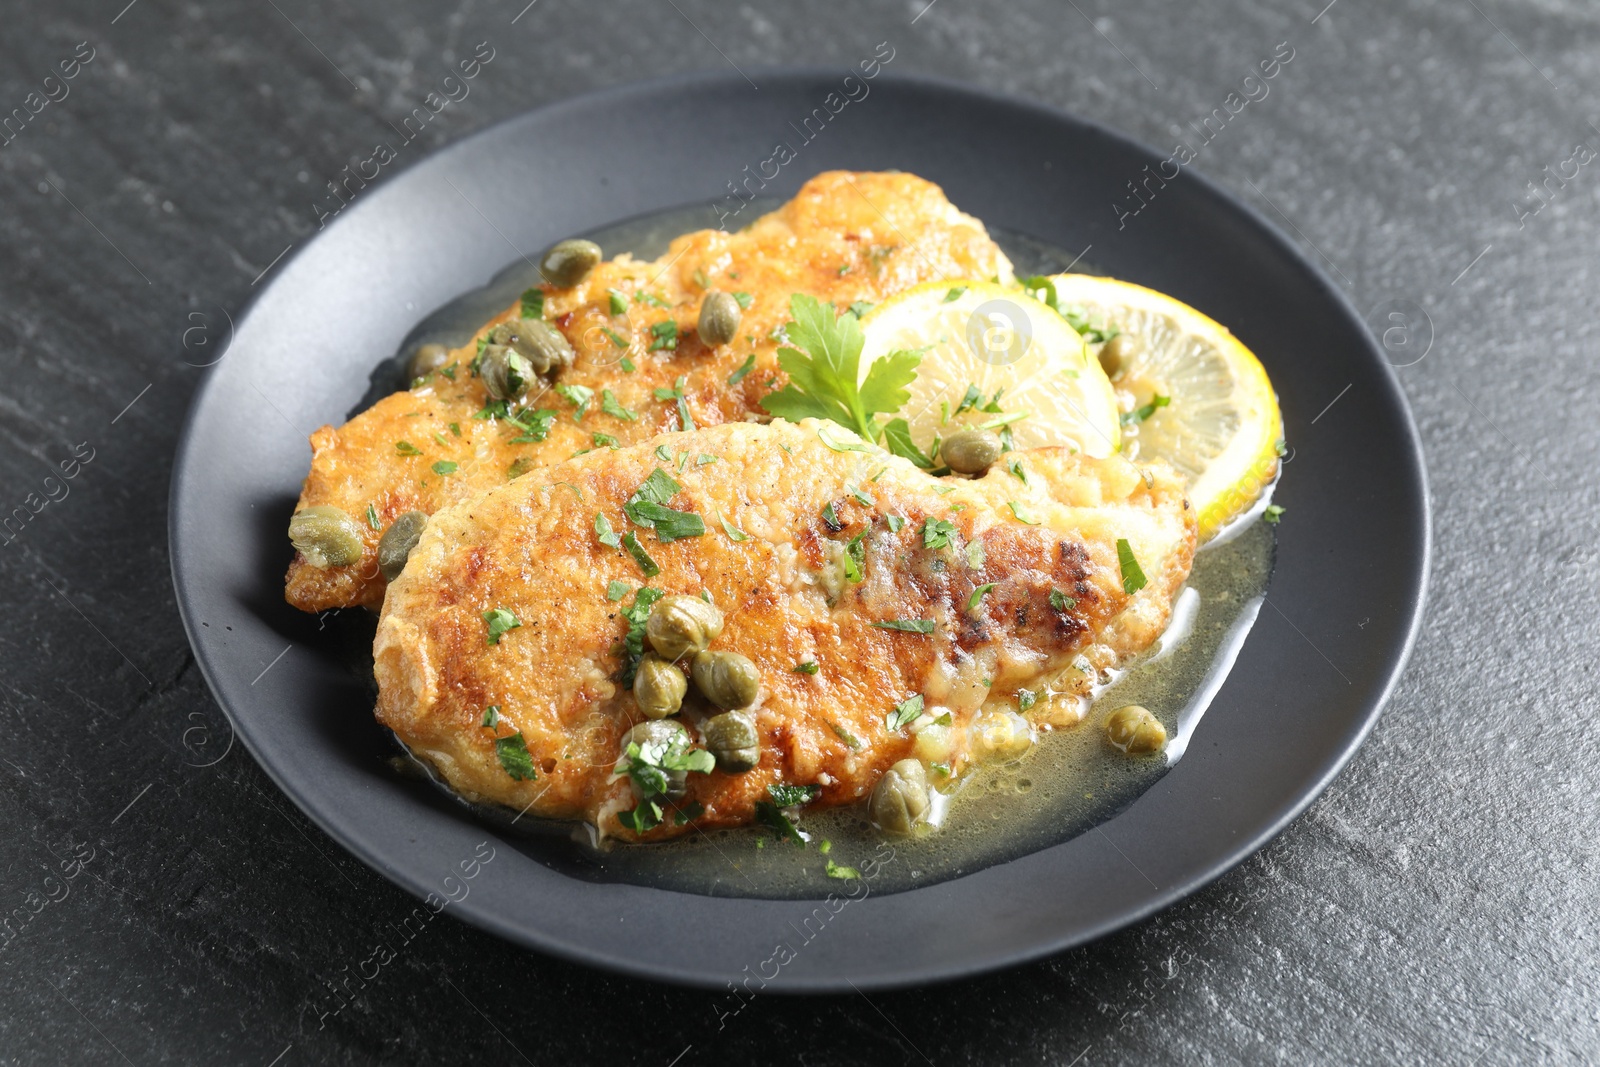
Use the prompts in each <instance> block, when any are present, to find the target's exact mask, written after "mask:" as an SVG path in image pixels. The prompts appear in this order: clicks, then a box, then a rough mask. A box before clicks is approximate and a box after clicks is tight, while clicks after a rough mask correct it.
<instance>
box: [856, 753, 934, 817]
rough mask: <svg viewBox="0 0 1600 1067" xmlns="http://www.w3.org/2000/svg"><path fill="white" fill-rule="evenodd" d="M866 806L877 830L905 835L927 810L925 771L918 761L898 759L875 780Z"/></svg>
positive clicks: (926, 778)
mask: <svg viewBox="0 0 1600 1067" xmlns="http://www.w3.org/2000/svg"><path fill="white" fill-rule="evenodd" d="M867 807H868V810H869V811H870V813H871V815H872V821H873V822H874V823H876V824H877V825H878V828H879V829H880V830H883V831H884V832H885V833H891V834H900V835H905V834H909V833H910V832H911V831H912V830H914V829H916V825H917V823H919V822H921V821H922V819H923V817H924V816H925V815H927V813H928V772H927V771H926V770H924V769H923V766H922V764H921V762H920V761H918V760H914V759H903V760H901V761H900V762H899V763H896V764H895V765H894V766H892V767H890V768H889V769H888V770H887V771H885V772H884V775H883V777H882V778H879V779H878V784H877V785H876V786H874V787H873V790H872V799H871V800H870V801H868V804H867Z"/></svg>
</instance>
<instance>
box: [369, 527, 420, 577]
mask: <svg viewBox="0 0 1600 1067" xmlns="http://www.w3.org/2000/svg"><path fill="white" fill-rule="evenodd" d="M426 525H428V516H427V513H426V512H422V511H408V512H406V513H405V514H404V515H401V516H400V517H399V518H397V519H395V520H394V522H392V523H390V524H389V528H388V529H387V530H385V531H383V537H382V538H380V539H379V541H378V569H379V570H381V571H383V577H384V580H385V581H390V582H392V581H394V580H395V579H396V578H398V577H400V572H401V571H403V570H405V569H406V560H408V559H410V558H411V550H412V549H413V548H416V547H417V542H418V541H419V540H421V538H422V528H423V527H424V526H426Z"/></svg>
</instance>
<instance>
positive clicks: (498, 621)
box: [483, 608, 522, 645]
mask: <svg viewBox="0 0 1600 1067" xmlns="http://www.w3.org/2000/svg"><path fill="white" fill-rule="evenodd" d="M483 621H484V622H485V623H487V624H488V626H489V636H488V641H489V644H491V645H498V644H499V643H500V638H501V637H503V636H505V634H506V633H507V632H509V631H511V630H515V629H516V628H517V627H519V626H521V625H522V621H521V620H520V619H518V618H517V617H516V616H515V615H513V614H511V612H509V611H507V610H506V609H505V608H490V609H489V610H488V611H486V612H484V613H483Z"/></svg>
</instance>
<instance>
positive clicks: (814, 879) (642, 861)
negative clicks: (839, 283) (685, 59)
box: [357, 201, 1276, 898]
mask: <svg viewBox="0 0 1600 1067" xmlns="http://www.w3.org/2000/svg"><path fill="white" fill-rule="evenodd" d="M756 206H757V207H759V208H760V209H761V210H768V209H769V208H770V207H776V206H778V202H776V201H775V202H773V203H772V204H770V205H764V204H758V205H756ZM710 214H711V213H710V212H709V211H708V210H707V209H706V208H705V207H703V206H700V207H695V208H688V209H679V210H674V211H668V212H663V213H660V214H657V215H651V216H648V217H645V218H641V219H635V220H630V221H628V222H625V223H621V224H619V225H616V226H612V227H608V228H606V229H604V230H600V231H596V232H593V233H590V234H585V235H584V236H587V237H590V238H592V239H593V240H595V241H597V242H598V243H599V244H600V246H601V247H602V248H603V249H605V252H606V255H607V256H608V257H613V256H616V255H617V254H619V253H621V252H624V251H631V252H633V254H634V255H635V256H636V257H637V258H640V259H650V258H654V257H656V256H658V255H660V254H661V253H662V252H663V251H665V249H666V247H667V244H668V242H669V241H670V240H671V239H672V238H673V237H676V236H677V235H679V234H681V233H685V232H688V231H690V230H694V229H699V228H704V227H706V226H708V225H711V224H713V222H714V219H711V218H708V216H710ZM990 232H991V235H992V236H993V237H994V238H995V240H996V241H997V242H998V243H999V244H1000V245H1001V247H1002V248H1004V249H1005V251H1006V254H1007V255H1009V256H1010V257H1011V260H1012V262H1013V264H1014V265H1015V267H1016V271H1017V274H1018V276H1019V277H1022V276H1027V275H1031V274H1050V273H1057V272H1061V271H1064V270H1066V269H1067V268H1068V267H1069V266H1072V267H1073V269H1075V270H1078V271H1085V272H1089V273H1092V272H1093V271H1092V268H1088V267H1086V266H1085V265H1084V264H1082V263H1077V264H1074V257H1073V255H1072V254H1071V253H1064V252H1063V251H1062V250H1060V249H1057V248H1054V247H1051V246H1048V245H1045V244H1043V243H1041V242H1038V241H1036V240H1033V239H1031V238H1028V237H1026V236H1024V235H1021V234H1014V233H1009V232H1007V231H1003V230H995V229H991V231H990ZM536 278H537V273H536V271H535V269H534V267H533V266H532V264H530V263H525V262H518V263H517V264H516V265H514V266H513V267H511V268H508V269H507V270H506V271H505V272H504V273H502V274H501V275H499V276H498V277H496V278H495V280H494V281H493V282H491V283H490V284H489V285H488V286H486V287H485V288H483V289H480V290H476V291H474V292H472V293H469V294H467V295H465V296H463V297H461V298H460V299H458V300H456V301H453V302H452V303H451V304H449V305H447V306H446V307H444V308H441V309H439V310H438V311H437V312H435V313H434V314H432V315H430V316H429V317H428V318H427V319H426V320H424V321H423V322H422V323H421V324H420V325H419V326H418V327H417V328H416V329H415V330H414V331H413V332H412V334H411V336H410V337H408V338H407V341H406V343H405V345H404V346H402V349H401V353H402V355H401V356H398V357H396V359H394V360H391V361H387V362H386V363H385V364H384V366H383V367H381V368H380V369H379V370H378V371H377V372H375V373H374V375H373V387H372V390H371V391H370V392H369V394H368V396H367V398H365V399H364V400H363V402H362V403H361V404H360V405H359V406H358V409H357V410H360V409H361V408H365V407H366V406H367V405H369V404H370V403H372V402H373V401H375V400H376V399H378V398H379V397H381V396H383V395H386V394H387V393H389V392H392V391H393V390H395V389H397V388H402V387H403V385H404V383H403V380H402V372H401V371H400V369H399V368H400V367H401V366H402V365H403V358H404V355H405V354H408V353H410V352H411V351H412V350H413V349H414V348H415V346H416V345H418V344H421V343H425V342H429V341H440V342H444V343H446V344H450V345H459V344H462V343H464V342H465V341H466V339H467V338H469V337H471V336H472V334H473V333H474V332H475V330H476V329H477V327H478V326H479V325H480V324H482V323H483V322H484V321H486V320H487V319H488V318H490V317H491V316H492V315H494V314H496V313H498V312H499V311H500V310H501V309H502V308H504V307H505V306H506V305H508V304H510V303H511V302H512V300H514V299H515V298H516V295H517V294H518V293H520V292H521V291H522V290H523V289H524V288H526V287H527V286H528V285H529V284H531V283H532V282H534V281H535V280H536ZM1268 498H1270V490H1269V492H1268V494H1267V495H1266V496H1264V497H1263V499H1262V500H1260V501H1258V502H1257V504H1256V506H1255V507H1254V508H1252V509H1251V511H1250V512H1249V513H1248V514H1246V515H1245V516H1243V517H1242V518H1241V519H1239V520H1237V521H1236V522H1235V523H1234V524H1233V525H1231V526H1230V527H1228V528H1227V529H1226V530H1225V531H1223V532H1222V534H1220V535H1219V536H1218V537H1217V538H1215V539H1214V540H1213V541H1211V542H1210V543H1209V544H1207V545H1204V546H1202V547H1201V548H1200V550H1199V551H1198V552H1197V553H1196V555H1195V562H1194V569H1193V571H1192V573H1191V574H1190V576H1189V580H1188V582H1187V583H1185V585H1184V587H1183V588H1182V589H1181V590H1180V591H1179V594H1178V596H1177V598H1176V599H1175V601H1174V604H1173V613H1172V621H1171V623H1170V625H1169V626H1168V628H1167V631H1166V633H1165V634H1164V635H1163V636H1162V638H1161V640H1160V641H1159V642H1158V643H1157V644H1156V645H1155V646H1154V647H1152V648H1150V649H1149V650H1147V651H1146V652H1145V653H1144V654H1143V655H1142V656H1140V657H1139V658H1137V659H1136V660H1134V661H1133V662H1131V663H1129V664H1127V665H1126V666H1125V667H1124V668H1123V669H1122V670H1120V671H1118V672H1116V673H1115V674H1114V676H1113V677H1112V678H1111V679H1110V680H1109V681H1107V682H1106V683H1105V684H1103V685H1102V686H1101V687H1100V688H1099V689H1097V690H1096V693H1095V695H1094V697H1093V699H1092V701H1091V702H1090V704H1089V708H1088V712H1087V714H1086V715H1085V717H1084V719H1083V721H1082V722H1080V723H1079V724H1078V725H1076V726H1071V727H1057V728H1055V729H1050V728H1041V729H1040V732H1039V740H1038V743H1037V744H1036V745H1034V747H1033V748H1032V750H1031V751H1029V753H1028V754H1027V755H1025V756H1024V757H1022V758H1021V759H1020V760H1017V761H1015V762H1012V763H1008V764H1003V765H995V766H989V767H980V768H976V769H974V770H972V771H971V772H969V773H968V774H967V775H966V776H965V777H964V778H963V779H962V780H961V781H960V782H958V783H953V784H950V785H947V786H945V787H943V788H942V790H941V793H940V796H939V798H938V799H937V800H936V802H935V805H934V811H935V813H936V817H937V818H938V822H939V825H938V826H926V827H923V828H922V832H920V833H918V834H917V835H915V836H913V837H911V838H896V839H891V841H890V843H891V844H892V845H893V847H894V849H895V862H893V863H889V864H885V865H883V866H881V867H880V868H878V870H877V873H876V875H875V877H874V878H873V886H872V887H873V891H874V892H877V893H883V892H895V891H898V890H903V889H910V888H914V887H916V886H919V885H927V884H930V883H933V882H941V881H945V880H947V879H950V878H955V877H959V876H960V875H962V874H967V873H970V872H972V871H975V870H979V869H981V868H984V867H988V866H992V865H994V864H997V863H1003V862H1005V861H1007V860H1011V859H1015V858H1017V857H1019V856H1023V855H1026V854H1028V853H1030V852H1035V851H1038V850H1039V849H1042V848H1046V847H1048V846H1050V845H1053V844H1057V843H1059V842H1061V841H1065V840H1067V839H1068V838H1071V837H1074V836H1076V835H1078V834H1080V833H1083V832H1085V831H1086V830H1088V829H1090V828H1091V827H1093V826H1095V825H1096V824H1098V823H1100V822H1103V821H1105V820H1106V819H1108V818H1110V817H1112V816H1113V815H1115V814H1117V812H1119V811H1121V810H1122V809H1123V808H1125V807H1127V806H1128V805H1129V804H1131V803H1132V802H1133V801H1134V800H1136V799H1137V798H1138V797H1139V795H1140V794H1142V793H1143V792H1144V791H1145V790H1147V789H1149V788H1150V786H1151V785H1153V784H1154V783H1155V782H1156V781H1157V780H1158V779H1159V778H1160V777H1161V776H1162V775H1163V774H1164V773H1165V772H1166V770H1167V768H1168V767H1170V766H1171V765H1172V764H1173V763H1176V762H1177V760H1178V759H1179V758H1180V757H1181V756H1182V755H1183V753H1184V751H1185V750H1186V748H1187V746H1188V744H1189V741H1190V738H1191V737H1192V736H1193V733H1194V730H1195V727H1196V726H1197V725H1198V723H1199V722H1200V718H1201V716H1202V715H1203V714H1204V713H1205V711H1206V709H1207V707H1208V706H1209V705H1210V703H1211V700H1212V698H1213V697H1214V696H1215V694H1216V692H1217V690H1218V689H1219V688H1220V687H1221V685H1222V683H1223V681H1224V680H1225V679H1226V677H1227V673H1228V671H1229V669H1230V668H1231V667H1232V665H1233V661H1234V659H1235V657H1236V656H1237V655H1238V651H1239V648H1240V646H1241V645H1242V644H1243V642H1244V639H1245V637H1246V635H1247V634H1248V633H1249V631H1250V627H1251V626H1252V625H1253V624H1254V622H1255V619H1256V615H1257V612H1258V611H1259V609H1260V607H1261V603H1262V598H1263V596H1264V595H1265V593H1266V590H1267V583H1268V580H1269V579H1270V577H1271V573H1272V561H1273V555H1274V551H1275V548H1276V541H1275V535H1274V528H1273V527H1271V526H1269V525H1267V524H1266V523H1264V522H1262V521H1261V519H1260V515H1261V511H1262V508H1263V507H1264V506H1265V504H1266V502H1267V500H1268ZM1126 704H1142V705H1144V706H1145V707H1146V708H1149V709H1150V711H1151V712H1153V713H1154V714H1155V715H1156V717H1157V718H1159V719H1160V720H1161V722H1162V724H1163V725H1164V726H1165V727H1166V729H1167V737H1168V743H1167V747H1166V749H1165V751H1164V752H1162V753H1160V754H1158V755H1154V756H1145V757H1129V756H1126V755H1123V754H1122V753H1120V752H1118V751H1117V750H1115V749H1113V748H1112V747H1111V746H1110V745H1108V744H1107V743H1106V742H1105V740H1104V735H1103V733H1102V730H1101V725H1102V723H1103V722H1104V720H1105V717H1106V716H1107V715H1108V714H1109V713H1110V712H1111V711H1113V710H1115V709H1116V708H1119V707H1122V706H1123V705H1126ZM484 814H485V815H486V817H488V818H489V819H490V820H491V821H493V822H495V823H497V824H499V825H502V826H505V825H506V823H507V820H506V818H505V817H504V816H502V815H500V814H499V813H492V812H485V813H484ZM527 823H528V820H523V821H522V824H521V826H520V827H518V829H521V828H523V827H527ZM799 828H800V830H801V832H802V833H803V834H804V835H805V836H806V837H808V838H809V842H808V844H807V846H806V847H804V848H801V847H800V846H798V845H795V844H793V843H792V842H789V841H785V840H782V839H780V838H778V837H777V836H775V835H774V834H773V833H772V832H771V831H769V830H765V829H736V830H713V831H709V832H701V833H698V834H694V835H688V836H685V837H682V838H679V839H677V840H674V841H670V842H666V843H662V844H652V845H617V846H614V847H611V848H609V849H607V850H604V851H597V850H595V849H592V848H589V847H586V846H584V845H582V844H566V843H564V842H563V841H562V840H559V839H557V838H555V837H554V836H550V835H549V834H548V831H549V830H552V829H556V828H554V827H549V826H546V827H543V828H542V829H544V830H545V831H546V834H545V835H542V836H547V837H548V838H549V839H547V840H543V841H537V842H535V841H530V842H528V845H527V846H526V847H527V849H528V851H529V852H530V853H531V854H534V855H537V856H538V858H539V859H541V860H542V861H543V862H545V863H547V864H549V865H550V866H553V867H557V868H559V869H561V870H563V871H565V872H566V873H569V874H571V875H573V876H575V877H579V878H586V879H591V880H597V881H624V882H631V883H637V884H642V885H650V886H657V887H661V888H665V889H673V890H678V891H682V892H690V893H701V894H709V895H714V896H754V897H768V898H805V897H817V896H822V895H826V893H828V892H829V891H831V890H835V889H839V888H840V887H841V883H840V882H838V881H836V880H833V879H830V878H829V877H828V875H827V867H828V863H829V862H830V861H832V862H833V863H835V864H838V865H842V866H846V867H853V866H857V865H859V864H861V863H863V862H865V860H866V859H867V857H868V856H870V855H873V854H874V853H875V852H876V851H877V850H878V846H879V843H880V841H882V840H883V838H882V837H881V836H880V835H879V834H878V833H877V832H876V831H874V830H873V829H872V828H871V827H870V826H869V825H868V823H867V822H866V815H865V809H864V807H863V806H852V807H848V808H836V809H833V810H831V811H821V812H816V813H808V814H805V815H804V816H803V817H802V818H801V820H800V822H799ZM535 829H536V831H537V829H539V828H535ZM567 831H568V828H567V827H561V828H559V832H560V834H561V835H562V836H563V837H564V836H566V834H567ZM513 832H515V831H513ZM575 836H577V837H580V838H583V839H585V840H586V839H587V835H586V834H582V833H580V834H577V835H575ZM824 842H827V848H828V851H827V853H826V854H824V853H823V852H822V848H823V843H824Z"/></svg>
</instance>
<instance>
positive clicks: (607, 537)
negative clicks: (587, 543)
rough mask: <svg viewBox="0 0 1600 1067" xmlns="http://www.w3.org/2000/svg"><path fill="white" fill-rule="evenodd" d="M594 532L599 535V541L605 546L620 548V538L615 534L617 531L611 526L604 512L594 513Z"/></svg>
mask: <svg viewBox="0 0 1600 1067" xmlns="http://www.w3.org/2000/svg"><path fill="white" fill-rule="evenodd" d="M594 532H595V533H596V534H597V535H598V536H599V538H600V543H601V544H602V545H605V546H606V547H607V548H621V547H622V538H620V537H618V536H617V531H615V530H613V529H612V528H611V520H610V519H608V518H606V516H605V512H603V511H597V512H595V513H594Z"/></svg>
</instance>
